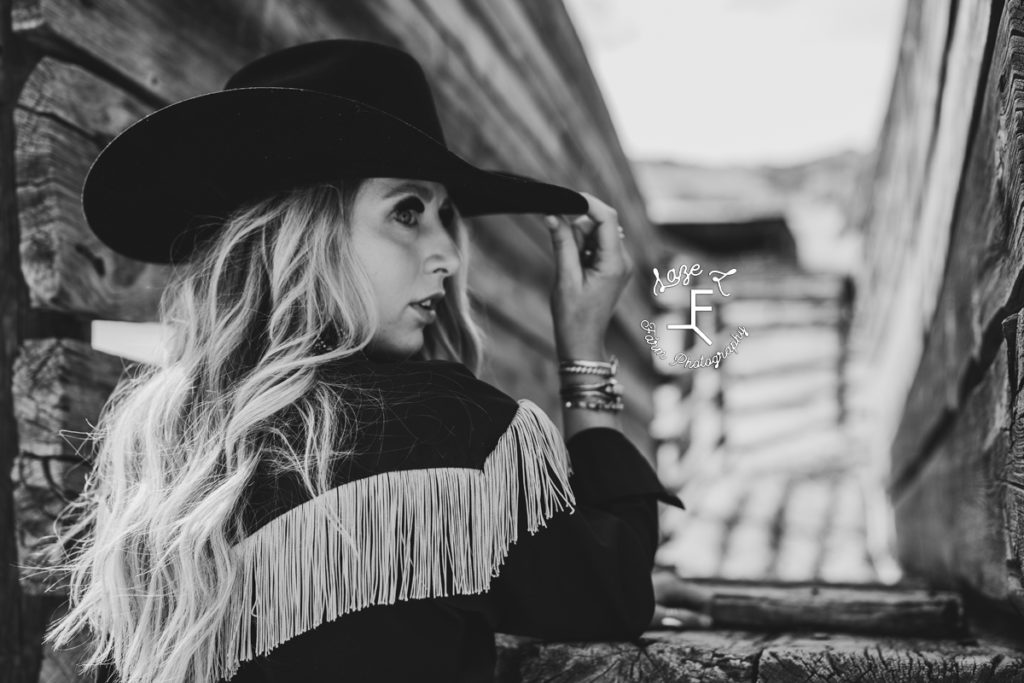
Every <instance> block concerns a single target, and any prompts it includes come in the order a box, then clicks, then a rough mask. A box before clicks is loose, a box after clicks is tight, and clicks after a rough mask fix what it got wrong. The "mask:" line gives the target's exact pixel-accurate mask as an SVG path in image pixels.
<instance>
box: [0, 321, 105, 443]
mask: <svg viewBox="0 0 1024 683" xmlns="http://www.w3.org/2000/svg"><path fill="white" fill-rule="evenodd" d="M123 371H124V363H123V361H122V360H121V359H119V358H117V357H115V356H110V355H107V354H105V353H100V352H98V351H93V350H92V349H91V348H90V347H89V345H88V344H86V343H84V342H80V341H75V340H71V339H32V340H27V341H26V342H25V343H24V344H23V345H22V347H21V350H20V352H19V353H18V359H17V361H16V363H15V366H14V389H13V390H14V396H15V414H16V416H17V419H18V449H19V451H21V452H26V453H31V454H33V455H36V456H74V455H81V456H82V457H89V455H90V454H89V452H88V449H86V451H85V452H83V453H81V454H79V453H77V451H78V450H79V449H80V448H81V447H82V445H83V437H84V434H85V433H87V432H88V431H90V430H91V428H92V425H95V424H96V421H97V420H98V418H99V414H100V409H101V407H102V405H103V403H104V402H105V401H106V400H107V397H108V396H109V395H110V392H111V391H112V390H113V389H114V386H115V384H116V383H117V381H118V379H119V378H120V377H121V375H122V372H123Z"/></svg>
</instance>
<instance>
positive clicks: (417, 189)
mask: <svg viewBox="0 0 1024 683" xmlns="http://www.w3.org/2000/svg"><path fill="white" fill-rule="evenodd" d="M403 192H412V193H413V194H414V195H416V196H417V197H419V198H420V199H422V200H423V201H425V202H428V203H429V202H430V200H432V199H433V198H434V191H433V190H432V189H430V188H429V187H427V186H426V185H422V184H420V183H414V182H404V183H401V184H400V185H397V186H395V187H393V188H392V189H391V190H390V191H389V192H387V193H386V194H385V195H384V198H385V199H388V198H389V197H394V196H395V195H396V194H402V193H403ZM444 198H445V200H448V199H450V197H448V196H447V195H445V197H444ZM442 203H444V202H442Z"/></svg>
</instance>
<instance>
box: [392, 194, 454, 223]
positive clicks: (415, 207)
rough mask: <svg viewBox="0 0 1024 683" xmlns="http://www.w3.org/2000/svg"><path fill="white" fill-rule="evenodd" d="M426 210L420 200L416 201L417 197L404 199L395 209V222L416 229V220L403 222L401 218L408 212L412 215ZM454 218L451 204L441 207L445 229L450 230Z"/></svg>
mask: <svg viewBox="0 0 1024 683" xmlns="http://www.w3.org/2000/svg"><path fill="white" fill-rule="evenodd" d="M425 210H426V207H425V206H424V205H423V202H421V201H420V200H419V199H416V198H415V197H409V198H407V199H403V200H402V201H400V202H399V203H398V206H396V207H395V213H394V215H395V220H397V221H398V222H399V223H401V224H402V225H406V226H409V227H414V226H415V221H414V220H413V221H403V220H401V219H400V218H399V216H401V215H402V214H404V213H405V212H407V211H408V212H410V213H423V212H424V211H425ZM454 218H455V212H454V211H453V210H452V207H451V205H450V204H446V205H445V206H442V207H441V223H442V224H443V225H444V227H446V228H450V227H451V225H452V221H453V220H454Z"/></svg>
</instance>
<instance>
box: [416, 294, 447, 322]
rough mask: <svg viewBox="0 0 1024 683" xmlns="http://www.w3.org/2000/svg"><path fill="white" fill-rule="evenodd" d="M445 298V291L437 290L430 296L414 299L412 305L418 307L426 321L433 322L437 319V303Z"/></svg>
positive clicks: (417, 310) (417, 309)
mask: <svg viewBox="0 0 1024 683" xmlns="http://www.w3.org/2000/svg"><path fill="white" fill-rule="evenodd" d="M443 298H444V292H443V291H440V292H435V293H433V294H431V295H430V296H427V297H424V298H422V299H419V300H417V301H413V302H412V303H411V304H409V305H410V306H412V307H413V308H414V309H416V312H417V313H418V314H420V316H421V317H422V318H423V320H424V321H426V322H428V323H431V322H434V321H435V320H437V305H438V303H440V302H441V300H442V299H443Z"/></svg>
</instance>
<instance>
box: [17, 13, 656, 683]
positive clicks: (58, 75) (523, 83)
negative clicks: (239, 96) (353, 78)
mask: <svg viewBox="0 0 1024 683" xmlns="http://www.w3.org/2000/svg"><path fill="white" fill-rule="evenodd" d="M0 14H2V21H3V22H4V23H3V27H4V32H3V33H2V34H0V36H2V41H3V42H2V43H0V47H2V52H0V54H2V56H3V62H2V68H0V77H2V81H0V83H2V84H3V91H2V93H3V96H4V97H3V98H2V99H0V106H2V109H0V119H2V120H0V154H2V155H3V156H2V158H0V214H2V216H3V223H2V228H0V233H2V241H0V258H2V259H3V263H2V264H0V273H2V277H3V278H4V280H5V283H4V289H3V291H2V293H0V296H2V299H0V304H2V306H0V314H2V316H3V317H2V322H3V327H2V331H3V345H4V346H3V349H4V351H3V357H2V358H0V361H3V363H2V368H0V384H2V385H3V388H2V390H0V422H2V423H3V425H4V432H3V439H4V442H3V444H0V449H2V454H0V543H2V544H4V545H0V558H2V559H3V560H4V561H3V562H0V567H7V566H8V561H9V560H12V559H13V554H14V553H13V550H14V549H13V547H12V546H11V542H12V539H13V538H15V536H16V537H17V538H18V541H19V546H20V550H19V555H20V557H21V559H22V560H25V559H26V558H29V557H31V551H32V548H33V546H34V544H35V543H37V541H38V538H39V536H40V535H42V534H44V533H46V529H47V526H48V524H49V522H50V520H51V518H52V514H53V513H54V512H55V510H56V509H59V507H60V504H61V501H60V499H59V495H58V494H57V493H55V491H56V492H60V493H65V494H67V495H74V491H75V490H77V489H76V487H79V486H80V485H81V475H82V473H83V467H82V457H83V455H86V456H87V455H88V454H87V453H84V454H82V453H77V452H76V450H77V449H76V442H75V440H74V439H73V438H72V439H65V438H62V436H61V435H60V431H61V430H67V431H68V432H70V433H72V436H73V433H74V432H82V431H84V430H87V429H88V421H89V420H95V418H96V416H97V414H98V412H99V408H100V406H101V405H102V403H103V400H104V399H105V397H106V395H107V394H108V392H109V391H110V389H111V388H112V386H113V385H114V383H115V382H116V380H117V378H118V376H119V374H120V373H121V372H122V369H123V362H122V361H121V359H118V358H115V357H112V356H107V355H105V354H102V353H99V352H96V351H93V350H92V349H91V348H90V346H89V343H88V323H89V321H90V320H92V319H114V320H127V321H151V320H153V319H154V317H155V314H156V309H155V305H156V301H157V299H158V297H159V294H160V291H161V288H162V286H163V285H164V283H165V282H166V280H167V277H168V272H167V269H166V268H164V267H157V266H152V265H146V264H141V263H138V262H133V261H131V260H128V259H125V258H122V257H120V256H117V255H115V254H113V253H111V252H110V251H109V250H108V249H106V248H105V247H104V246H103V245H101V244H100V243H99V242H98V241H97V240H96V239H95V238H94V237H92V235H91V234H90V232H89V231H88V229H87V227H86V225H85V222H84V219H83V216H82V213H81V207H80V203H79V202H80V199H79V193H80V188H81V183H82V180H83V178H84V175H85V173H86V170H87V168H88V165H89V163H90V161H91V160H92V159H93V158H94V157H95V155H96V154H97V152H98V151H99V150H100V149H101V148H102V146H103V145H104V144H105V143H106V141H108V140H109V139H110V138H111V137H112V136H114V135H116V134H117V133H118V132H119V131H120V130H123V129H124V128H125V127H127V126H128V125H129V124H130V123H132V122H133V121H135V120H136V119H138V118H139V117H141V116H142V115H144V114H146V113H148V112H150V111H152V110H154V109H156V108H158V107H160V106H163V105H165V104H167V103H169V102H172V101H175V100H178V99H182V98H186V97H189V96H193V95H196V94H199V93H203V92H208V91H213V90H218V89H220V88H221V86H222V85H223V83H224V82H225V80H226V79H227V78H228V76H229V75H230V74H231V73H232V72H233V71H234V70H235V69H236V68H238V67H239V66H240V65H242V64H243V63H245V62H247V61H249V60H251V59H253V58H255V57H257V56H260V55H262V54H264V53H266V52H269V51H272V50H274V49H278V48H282V47H285V46H288V45H292V44H296V43H301V42H305V41H308V40H315V39H322V38H335V37H351V38H361V39H369V40H376V41H380V42H385V43H389V44H393V45H397V46H401V47H404V48H405V49H407V50H408V51H410V52H411V53H413V54H414V55H415V56H416V57H417V58H418V59H419V60H420V61H421V62H422V63H423V65H424V67H425V69H426V71H427V72H428V76H429V77H430V78H431V81H432V84H433V86H434V91H435V97H436V99H437V101H438V107H439V110H440V114H441V119H442V125H443V126H444V128H445V131H446V133H447V135H448V138H449V144H450V145H451V146H452V147H453V148H454V149H455V151H457V152H458V153H460V154H462V155H463V156H465V157H466V158H468V159H470V160H471V161H473V162H475V163H477V164H480V165H482V166H484V167H495V168H505V169H508V170H512V171H516V172H520V173H526V174H530V175H535V176H539V177H543V178H546V179H549V180H551V181H553V182H559V183H563V184H567V185H569V186H572V187H576V188H578V189H581V190H585V191H589V192H591V193H593V194H595V195H597V196H599V197H602V198H603V199H605V200H606V201H607V202H608V203H610V204H612V205H613V206H615V207H616V208H617V209H618V211H619V215H620V219H621V223H622V224H623V225H624V226H626V228H627V231H628V234H629V235H630V248H631V249H632V250H633V253H634V255H635V256H636V262H637V268H638V272H640V273H644V272H650V269H649V268H648V267H647V266H646V264H647V263H649V262H651V260H652V254H650V253H648V252H649V250H650V246H649V245H650V244H652V241H651V240H650V239H649V238H650V236H651V227H650V225H649V223H648V221H647V218H646V213H645V211H644V208H643V206H642V202H641V197H640V194H639V191H638V190H637V187H636V184H635V182H634V180H633V177H632V175H631V172H630V170H629V165H628V163H627V161H626V159H625V156H624V154H623V152H622V149H621V147H620V145H619V143H618V140H617V138H616V135H615V131H614V129H613V127H612V124H611V120H610V117H609V116H608V113H607V111H606V109H605V106H604V103H603V101H602V99H601V95H600V92H599V90H598V87H597V85H596V81H595V79H594V77H593V75H592V73H591V71H590V68H589V65H588V63H587V60H586V58H585V55H584V53H583V50H582V47H581V44H580V42H579V40H578V38H577V36H576V34H575V32H574V29H573V27H572V25H571V23H570V20H569V18H568V15H567V14H566V12H565V10H564V8H563V7H562V5H561V3H557V2H554V3H553V2H548V1H547V0H513V1H508V2H499V3H494V2H486V1H484V0H473V1H469V2H456V1H454V0H443V1H441V2H426V1H425V0H424V1H409V0H373V1H371V0H359V1H356V2H343V3H338V2H327V1H326V0H305V1H302V2H300V1H299V0H245V1H242V0H216V1H215V2H209V1H204V0H174V1H172V0H153V1H151V2H144V3H125V2H115V1H114V0H96V1H95V2H88V3H83V2H78V1H77V0H0ZM12 171H13V173H12ZM473 225H474V228H475V230H476V235H477V240H476V242H477V247H478V248H477V250H476V252H475V254H474V256H475V264H476V267H475V270H474V271H473V272H472V274H471V284H472V288H473V292H474V299H475V302H476V304H477V305H478V307H479V308H480V310H481V311H482V312H483V313H484V314H485V320H484V322H485V323H486V325H487V328H488V331H489V333H490V335H491V339H492V341H491V343H490V345H489V347H488V348H487V351H488V353H489V354H490V358H491V361H490V365H489V366H488V369H487V371H486V373H485V379H490V380H492V381H494V382H496V383H497V384H499V385H500V386H502V388H504V389H505V390H506V391H508V392H509V393H510V394H513V395H515V396H517V397H529V398H531V399H533V400H535V401H536V402H537V403H538V404H540V405H542V407H544V408H545V409H547V410H548V412H549V414H551V415H552V417H553V418H554V419H556V420H559V421H560V419H561V417H560V410H559V408H558V407H557V406H558V403H557V387H558V378H557V372H556V358H555V352H554V343H553V331H552V323H551V319H550V314H549V309H548V302H547V297H548V291H549V288H550V285H551V283H552V281H553V277H554V269H553V259H552V252H551V245H550V237H549V236H548V234H547V229H546V228H545V227H544V226H543V224H542V223H541V221H540V217H538V216H526V217H509V216H496V217H486V218H480V219H477V220H475V221H473ZM18 274H20V277H19V276H18ZM646 289H647V288H646V284H645V281H644V279H643V278H642V277H638V278H636V279H635V280H634V282H633V286H632V287H631V289H629V290H628V291H627V292H626V293H625V294H624V296H623V301H622V305H621V306H620V307H619V315H618V316H617V318H616V320H615V321H613V326H612V329H611V330H610V334H609V337H608V347H609V351H611V352H613V353H616V354H617V355H618V356H619V358H620V359H621V361H622V364H623V369H622V372H621V375H622V380H623V382H624V384H626V385H627V386H628V388H629V390H630V391H631V392H632V393H631V395H630V397H629V398H630V400H629V401H628V402H627V403H628V408H627V411H628V412H627V413H626V414H625V415H626V423H627V426H626V429H627V432H628V434H629V436H631V437H632V438H633V439H634V440H635V441H636V443H638V445H640V446H641V447H644V446H645V445H648V444H649V443H650V441H649V437H648V435H647V429H646V427H647V423H648V422H649V420H650V417H651V410H652V405H651V398H650V393H649V389H650V387H651V386H652V385H653V383H654V379H655V378H654V371H653V369H652V366H651V361H650V355H649V353H648V351H647V350H646V346H645V345H644V343H643V339H642V334H641V333H640V330H639V322H640V320H642V319H643V318H645V317H650V310H651V304H650V302H649V300H648V298H647V294H646ZM627 311H628V313H626V312H627ZM14 417H16V420H17V421H16V428H17V429H16V434H17V436H16V437H15V422H13V419H14ZM11 465H15V467H14V472H15V478H14V485H15V486H14V487H13V491H12V486H11V482H10V481H8V479H7V477H6V472H7V471H9V470H10V469H11ZM55 496H56V497H55ZM12 501H13V502H12ZM12 505H13V506H14V507H16V508H17V509H16V514H15V517H16V518H17V520H18V527H17V533H16V534H15V530H14V528H13V522H12V516H11V509H12ZM4 571H5V569H2V568H0V648H3V649H2V650H0V670H2V671H7V670H18V671H20V672H21V674H19V675H20V676H21V678H20V679H19V680H26V681H27V680H37V678H38V677H39V676H41V677H42V679H43V680H65V679H66V677H67V674H63V673H61V669H60V667H59V665H58V664H57V663H55V662H54V660H50V659H47V660H44V661H43V663H42V667H43V669H42V673H41V674H37V673H36V670H37V668H38V649H39V648H38V645H37V643H38V632H37V631H32V630H31V628H30V626H31V625H32V624H35V626H34V627H32V628H36V629H38V628H40V627H41V625H42V622H44V621H45V614H43V612H44V611H45V609H49V607H45V606H44V602H43V600H44V598H43V597H42V596H43V594H44V592H45V591H44V587H43V586H41V585H39V584H38V583H36V582H34V581H33V580H32V579H31V577H29V576H28V575H23V576H22V577H21V589H22V591H23V592H24V593H25V595H26V597H25V598H24V599H25V600H26V603H25V607H24V608H23V609H19V607H18V605H19V602H18V601H19V599H20V598H19V597H18V591H17V590H16V588H17V585H16V584H15V583H13V582H14V581H16V579H17V577H16V576H13V575H11V574H9V573H8V574H5V573H4ZM33 596H36V598H37V599H36V598H33ZM45 605H51V602H46V603H45ZM40 615H42V617H43V618H41V617H40ZM19 633H20V634H21V635H20V638H19V635H18V634H19ZM47 667H49V668H47Z"/></svg>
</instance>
